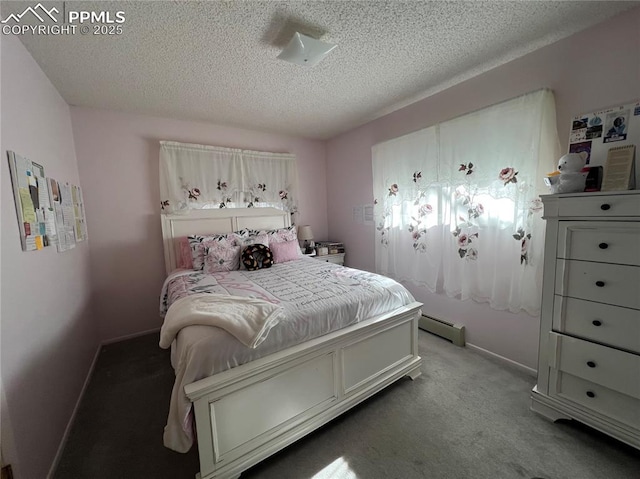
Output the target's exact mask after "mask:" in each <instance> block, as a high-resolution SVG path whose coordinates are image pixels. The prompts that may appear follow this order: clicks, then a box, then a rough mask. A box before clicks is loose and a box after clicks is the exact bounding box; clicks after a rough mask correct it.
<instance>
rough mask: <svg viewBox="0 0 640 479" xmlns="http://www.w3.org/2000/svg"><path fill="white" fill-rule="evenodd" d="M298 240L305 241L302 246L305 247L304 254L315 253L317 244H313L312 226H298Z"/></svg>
mask: <svg viewBox="0 0 640 479" xmlns="http://www.w3.org/2000/svg"><path fill="white" fill-rule="evenodd" d="M298 240H299V241H303V244H302V246H304V254H311V253H313V247H314V246H315V244H314V242H313V231H311V226H309V225H303V226H298Z"/></svg>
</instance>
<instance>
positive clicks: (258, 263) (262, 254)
mask: <svg viewBox="0 0 640 479" xmlns="http://www.w3.org/2000/svg"><path fill="white" fill-rule="evenodd" d="M242 264H243V265H244V266H245V268H247V269H248V270H249V271H255V270H256V269H260V268H270V267H271V265H272V264H273V254H272V253H271V249H269V247H268V246H265V245H263V244H252V245H249V246H246V247H245V248H244V250H242Z"/></svg>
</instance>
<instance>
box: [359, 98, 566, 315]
mask: <svg viewBox="0 0 640 479" xmlns="http://www.w3.org/2000/svg"><path fill="white" fill-rule="evenodd" d="M558 156H559V143H558V139H557V130H556V117H555V102H554V98H553V93H552V92H551V91H549V90H540V91H536V92H533V93H530V94H527V95H523V96H521V97H518V98H515V99H513V100H509V101H506V102H503V103H500V104H498V105H494V106H491V107H488V108H485V109H483V110H480V111H477V112H474V113H471V114H468V115H464V116H462V117H459V118H456V119H454V120H451V121H448V122H445V123H441V124H438V125H435V126H433V127H430V128H426V129H424V130H420V131H417V132H415V133H411V134H409V135H406V136H403V137H400V138H396V139H394V140H390V141H387V142H384V143H381V144H378V145H375V146H374V147H373V148H372V157H373V180H374V196H375V212H376V218H377V223H376V225H377V226H376V270H377V271H378V272H379V273H382V274H386V275H388V276H391V277H394V278H396V279H398V280H409V281H413V282H415V283H417V284H419V285H422V286H424V287H425V288H427V289H428V290H429V291H431V292H444V293H446V294H447V295H449V296H456V297H460V298H461V299H463V300H464V299H469V298H471V299H474V300H476V301H482V302H488V303H489V304H490V305H491V307H493V308H495V309H505V310H509V311H512V312H518V311H520V310H524V311H527V312H529V313H530V314H534V315H535V314H538V313H539V309H540V294H541V293H540V288H541V284H542V253H543V251H542V248H543V237H544V222H543V220H542V219H541V212H542V211H541V210H542V205H541V202H540V199H539V197H538V195H539V194H540V193H541V192H544V185H543V184H542V178H543V177H544V173H546V172H548V171H552V170H553V169H554V168H555V166H554V165H555V161H556V159H557V158H558Z"/></svg>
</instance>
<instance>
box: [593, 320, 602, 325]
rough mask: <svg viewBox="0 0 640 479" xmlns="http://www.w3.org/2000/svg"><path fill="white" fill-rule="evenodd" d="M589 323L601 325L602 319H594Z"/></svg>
mask: <svg viewBox="0 0 640 479" xmlns="http://www.w3.org/2000/svg"><path fill="white" fill-rule="evenodd" d="M591 324H593V325H594V326H602V321H600V320H599V319H594V320H593V321H591Z"/></svg>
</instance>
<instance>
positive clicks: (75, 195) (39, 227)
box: [7, 151, 87, 252]
mask: <svg viewBox="0 0 640 479" xmlns="http://www.w3.org/2000/svg"><path fill="white" fill-rule="evenodd" d="M7 157H8V160H9V171H10V174H11V183H12V186H13V195H14V200H15V204H16V214H17V217H18V227H19V230H20V242H21V245H22V250H23V251H37V250H41V249H43V248H46V247H47V246H51V245H54V244H55V245H57V247H58V252H62V251H66V250H69V249H72V248H74V247H75V246H76V242H78V241H84V240H85V239H87V227H86V221H85V213H84V201H83V199H82V190H81V189H80V187H79V186H75V185H70V184H69V183H59V182H57V181H56V180H54V179H53V178H47V177H46V176H45V174H44V167H43V166H42V165H40V164H38V163H35V162H33V161H31V160H29V159H28V158H25V157H23V156H21V155H19V154H17V153H15V152H13V151H7Z"/></svg>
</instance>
